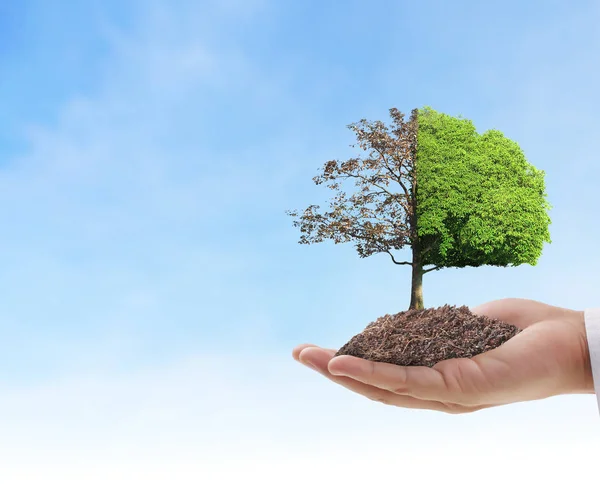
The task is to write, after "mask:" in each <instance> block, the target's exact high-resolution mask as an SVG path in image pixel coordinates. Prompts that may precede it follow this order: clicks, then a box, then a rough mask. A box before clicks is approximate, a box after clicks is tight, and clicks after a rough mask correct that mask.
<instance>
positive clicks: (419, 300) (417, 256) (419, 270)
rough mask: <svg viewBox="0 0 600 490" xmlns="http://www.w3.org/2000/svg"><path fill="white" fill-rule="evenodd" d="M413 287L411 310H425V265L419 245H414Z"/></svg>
mask: <svg viewBox="0 0 600 490" xmlns="http://www.w3.org/2000/svg"><path fill="white" fill-rule="evenodd" d="M412 250H413V259H412V262H413V265H412V286H411V291H410V306H409V309H411V310H423V309H425V306H424V305H423V264H422V263H421V250H420V246H419V243H418V242H416V243H415V244H413V249H412Z"/></svg>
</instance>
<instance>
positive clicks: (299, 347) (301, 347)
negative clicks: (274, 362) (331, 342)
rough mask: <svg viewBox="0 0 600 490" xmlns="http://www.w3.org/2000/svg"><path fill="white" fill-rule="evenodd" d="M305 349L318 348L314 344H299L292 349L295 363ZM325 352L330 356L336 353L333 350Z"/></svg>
mask: <svg viewBox="0 0 600 490" xmlns="http://www.w3.org/2000/svg"><path fill="white" fill-rule="evenodd" d="M307 347H318V346H317V345H315V344H299V345H297V346H296V347H294V348H293V349H292V357H293V358H294V359H295V360H296V361H300V353H301V352H302V351H303V350H304V349H306V348H307ZM325 350H327V351H328V352H331V353H332V354H335V353H336V351H335V350H333V349H325Z"/></svg>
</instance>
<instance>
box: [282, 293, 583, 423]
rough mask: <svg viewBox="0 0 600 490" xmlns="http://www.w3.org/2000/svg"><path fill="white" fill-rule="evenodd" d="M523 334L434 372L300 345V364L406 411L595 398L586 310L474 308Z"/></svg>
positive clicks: (518, 302) (512, 304) (529, 305)
mask: <svg viewBox="0 0 600 490" xmlns="http://www.w3.org/2000/svg"><path fill="white" fill-rule="evenodd" d="M471 311H472V312H473V313H475V314H476V315H484V316H488V317H490V318H496V319H499V320H502V321H505V322H508V323H511V324H513V325H515V326H517V327H519V328H520V329H522V330H523V331H522V332H520V333H519V334H517V335H516V336H515V337H513V338H511V339H510V340H508V341H507V342H506V343H504V344H502V345H501V346H500V347H498V348H496V349H492V350H490V351H487V352H484V353H483V354H479V355H477V356H474V357H472V358H462V359H448V360H445V361H441V362H438V363H437V364H436V365H434V366H433V367H431V368H429V367H425V366H408V367H402V366H396V365H394V364H388V363H383V362H373V361H367V360H364V359H359V358H357V357H352V356H339V357H335V358H334V357H333V356H334V354H335V352H336V351H335V350H332V349H322V348H320V347H317V346H314V345H312V344H302V345H299V346H298V347H296V348H295V349H294V351H293V356H294V358H295V359H296V360H298V361H300V362H302V363H304V364H306V365H308V366H310V367H312V368H314V369H315V370H317V371H318V372H320V373H321V374H323V375H325V376H326V377H327V378H329V379H330V380H332V381H334V382H336V383H339V384H341V385H342V386H344V387H346V388H348V389H350V390H352V391H355V392H357V393H359V394H361V395H364V396H366V397H368V398H370V399H371V400H375V401H378V402H382V403H385V404H388V405H395V406H398V407H407V408H422V409H430V410H440V411H444V412H448V413H466V412H473V411H475V410H480V409H482V408H489V407H493V406H497V405H504V404H507V403H514V402H520V401H526V400H537V399H541V398H547V397H550V396H554V395H560V394H567V393H593V392H594V389H593V380H592V375H591V368H590V361H589V353H588V347H587V339H586V334H585V325H584V317H583V312H582V311H575V310H568V309H565V308H559V307H556V306H551V305H547V304H544V303H540V302H537V301H532V300H526V299H516V298H509V299H502V300H497V301H491V302H489V303H485V304H483V305H480V306H477V307H475V308H471Z"/></svg>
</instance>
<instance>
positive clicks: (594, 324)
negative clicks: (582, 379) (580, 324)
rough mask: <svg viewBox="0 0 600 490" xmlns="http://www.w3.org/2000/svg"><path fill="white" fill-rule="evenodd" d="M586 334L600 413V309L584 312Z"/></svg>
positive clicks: (590, 309) (589, 309)
mask: <svg viewBox="0 0 600 490" xmlns="http://www.w3.org/2000/svg"><path fill="white" fill-rule="evenodd" d="M584 318H585V320H584V321H585V332H586V335H587V342H588V346H589V350H590V363H591V365H592V377H593V378H594V391H595V392H596V401H597V402H598V411H599V412H600V308H588V309H587V310H584Z"/></svg>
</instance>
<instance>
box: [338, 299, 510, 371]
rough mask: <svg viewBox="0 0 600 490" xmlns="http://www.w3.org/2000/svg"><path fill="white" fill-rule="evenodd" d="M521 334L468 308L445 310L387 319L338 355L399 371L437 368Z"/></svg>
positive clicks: (370, 326)
mask: <svg viewBox="0 0 600 490" xmlns="http://www.w3.org/2000/svg"><path fill="white" fill-rule="evenodd" d="M520 331H521V330H520V329H519V328H517V327H515V326H514V325H510V324H508V323H505V322H502V321H500V320H496V319H492V318H488V317H486V316H479V315H474V314H473V313H471V311H470V310H469V308H468V307H467V306H460V307H456V306H450V305H444V306H441V307H439V308H428V309H425V310H408V311H402V312H400V313H397V314H395V315H384V316H382V317H380V318H378V319H377V320H375V321H374V322H371V323H369V324H368V325H367V326H366V328H365V329H364V330H363V331H362V332H361V333H359V334H358V335H355V336H354V337H352V339H350V341H349V342H348V343H346V344H345V345H344V346H343V347H342V348H341V349H340V350H338V351H337V353H336V354H335V355H336V356H341V355H350V356H355V357H360V358H362V359H368V360H371V361H378V362H388V363H392V364H397V365H399V366H428V367H432V366H433V365H435V364H436V363H438V362H439V361H443V360H444V359H451V358H457V357H473V356H475V355H477V354H481V353H482V352H486V351H488V350H491V349H495V348H496V347H499V346H500V345H502V344H503V343H504V342H506V341H507V340H509V339H510V338H512V337H514V336H515V335H517V334H518V333H519V332H520Z"/></svg>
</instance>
